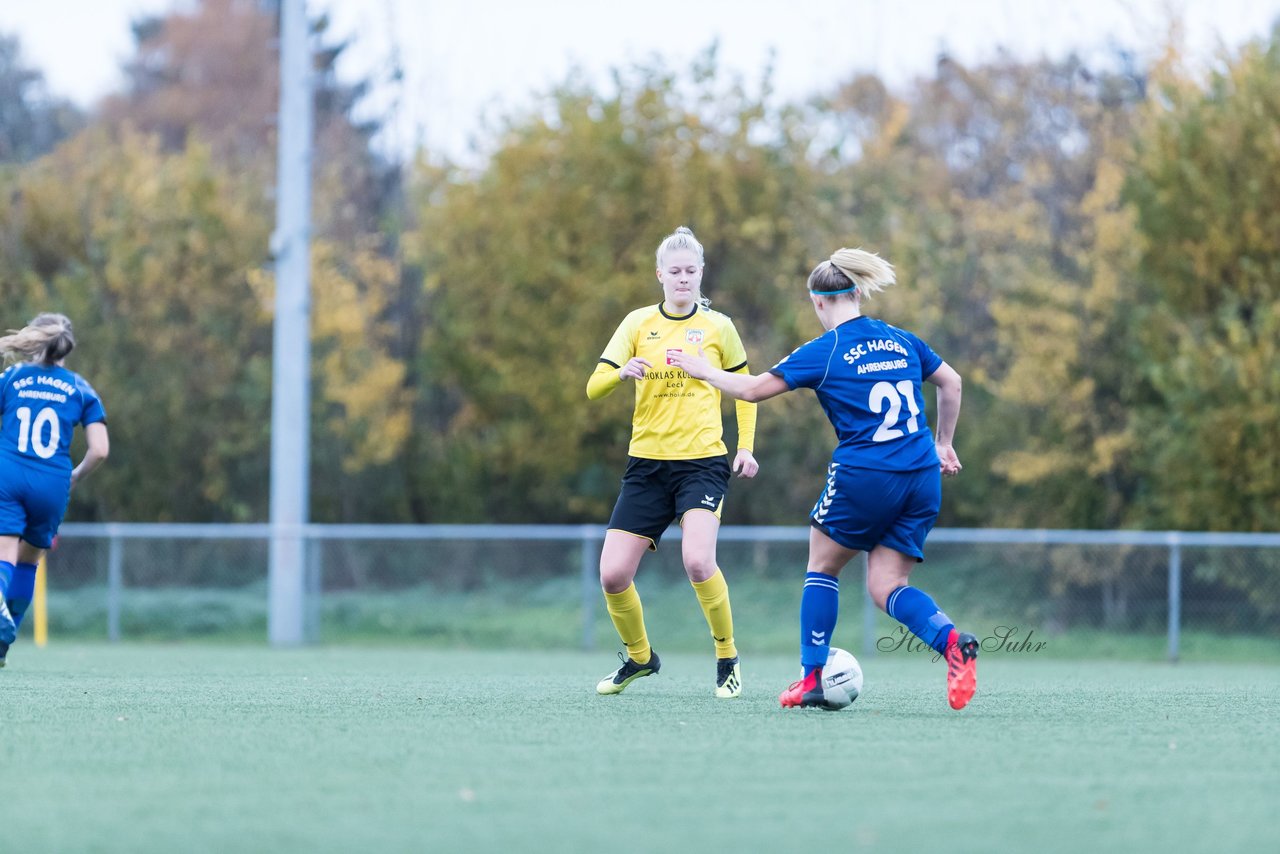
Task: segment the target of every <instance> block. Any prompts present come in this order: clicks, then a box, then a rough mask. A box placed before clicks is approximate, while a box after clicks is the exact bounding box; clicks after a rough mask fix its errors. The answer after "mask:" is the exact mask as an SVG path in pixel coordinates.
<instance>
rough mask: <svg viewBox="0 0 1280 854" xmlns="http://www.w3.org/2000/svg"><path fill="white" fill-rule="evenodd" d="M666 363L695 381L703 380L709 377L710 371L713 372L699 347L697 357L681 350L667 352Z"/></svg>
mask: <svg viewBox="0 0 1280 854" xmlns="http://www.w3.org/2000/svg"><path fill="white" fill-rule="evenodd" d="M667 361H668V362H670V363H671V364H672V365H675V366H676V367H677V368H679V369H680V370H682V371H684V372H685V373H686V374H688V375H689V376H691V377H693V378H694V379H695V380H705V379H706V378H707V377H709V376H711V371H712V370H713V368H712V367H711V363H710V362H708V361H707V357H706V356H704V355H703V353H702V348H701V347H699V348H698V355H696V356H695V355H693V354H692V353H686V352H684V351H683V350H668V351H667Z"/></svg>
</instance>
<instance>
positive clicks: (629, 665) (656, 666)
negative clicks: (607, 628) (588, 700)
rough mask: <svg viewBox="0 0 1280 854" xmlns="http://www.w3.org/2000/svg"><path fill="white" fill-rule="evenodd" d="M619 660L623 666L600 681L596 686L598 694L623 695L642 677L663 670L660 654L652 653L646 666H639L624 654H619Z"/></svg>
mask: <svg viewBox="0 0 1280 854" xmlns="http://www.w3.org/2000/svg"><path fill="white" fill-rule="evenodd" d="M618 658H620V659H622V666H621V667H619V668H618V669H617V670H615V671H614V672H613V673H610V674H609V675H608V676H606V677H604V678H603V679H601V680H600V683H599V684H598V685H596V693H597V694H621V693H622V692H623V690H624V689H625V688H626V687H627V686H628V685H630V684H631V683H632V682H634V681H636V680H637V679H639V678H640V677H641V676H652V675H654V674H655V673H657V672H658V670H660V669H661V668H662V662H661V661H660V660H659V659H658V654H657V653H656V652H652V651H650V653H649V661H648V662H647V663H645V664H638V663H637V662H634V661H632V660H631V659H629V658H627V657H626V656H625V655H623V654H622V653H618Z"/></svg>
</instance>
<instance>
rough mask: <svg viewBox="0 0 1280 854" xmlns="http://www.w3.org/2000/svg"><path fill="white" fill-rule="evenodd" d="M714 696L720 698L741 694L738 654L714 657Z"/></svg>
mask: <svg viewBox="0 0 1280 854" xmlns="http://www.w3.org/2000/svg"><path fill="white" fill-rule="evenodd" d="M716 696H717V697H719V698H720V699H722V700H732V699H733V698H734V697H740V696H742V671H741V670H740V669H739V667H738V656H736V655H735V656H734V657H733V658H717V659H716Z"/></svg>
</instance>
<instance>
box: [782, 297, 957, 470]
mask: <svg viewBox="0 0 1280 854" xmlns="http://www.w3.org/2000/svg"><path fill="white" fill-rule="evenodd" d="M940 365H942V358H941V357H940V356H938V354H937V353H935V352H933V350H932V349H930V347H929V345H928V344H926V343H924V342H923V341H921V340H920V339H919V338H917V337H916V336H915V335H912V334H911V333H910V332H907V331H906V330H904V329H898V328H897V327H895V326H890V325H889V324H887V323H885V322H884V321H881V320H876V319H875V318H873V317H865V316H863V317H856V318H854V319H853V320H847V321H845V322H844V323H842V324H840V325H839V326H837V327H836V328H835V329H832V330H830V331H829V332H827V334H825V335H823V336H821V337H819V338H815V339H813V340H812V341H810V342H809V343H808V344H805V345H803V346H801V347H798V348H797V349H796V350H795V352H793V353H792V354H791V355H790V356H787V357H786V358H785V359H783V360H782V361H781V362H779V363H778V364H776V365H774V366H773V367H772V368H770V369H769V372H770V373H772V374H777V375H778V376H779V377H781V378H782V379H783V380H785V381H786V383H787V385H788V386H789V387H790V388H792V389H795V388H800V387H804V388H811V389H813V390H814V392H815V393H816V394H817V395H818V402H819V403H821V404H822V409H823V411H825V412H826V413H827V418H829V419H830V420H831V426H832V427H834V428H835V431H836V438H837V439H838V440H839V444H838V445H837V446H836V450H835V453H834V454H833V455H832V457H831V459H832V461H833V462H836V463H839V464H840V465H842V466H852V467H856V468H866V469H879V470H881V471H917V470H919V469H924V468H929V467H931V466H935V467H936V466H937V465H938V464H939V463H938V452H937V451H936V450H935V449H934V447H933V434H932V433H930V431H929V425H928V422H927V421H926V419H925V412H924V394H923V392H922V391H921V384H922V383H923V382H924V379H925V378H926V377H928V376H929V375H930V374H932V373H933V372H934V371H936V370H937V369H938V367H939V366H940Z"/></svg>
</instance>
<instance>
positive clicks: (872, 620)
mask: <svg viewBox="0 0 1280 854" xmlns="http://www.w3.org/2000/svg"><path fill="white" fill-rule="evenodd" d="M870 574H871V569H870V567H869V566H868V564H867V553H866V552H863V553H862V654H863V655H864V656H867V657H870V656H873V655H875V654H876V603H875V602H874V601H872V599H871V588H870V586H868V584H867V580H868V578H869V576H870Z"/></svg>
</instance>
